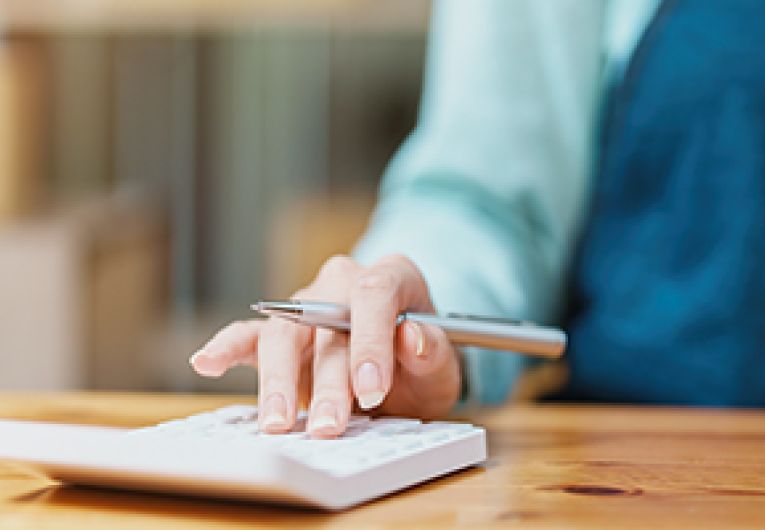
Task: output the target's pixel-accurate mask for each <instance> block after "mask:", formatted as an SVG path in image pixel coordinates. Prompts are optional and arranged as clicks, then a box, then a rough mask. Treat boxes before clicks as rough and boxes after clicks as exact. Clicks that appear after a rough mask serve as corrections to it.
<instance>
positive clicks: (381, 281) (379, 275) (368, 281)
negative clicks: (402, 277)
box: [355, 270, 398, 292]
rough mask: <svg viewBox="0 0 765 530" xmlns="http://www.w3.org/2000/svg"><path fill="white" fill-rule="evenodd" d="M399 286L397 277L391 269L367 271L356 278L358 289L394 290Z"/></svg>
mask: <svg viewBox="0 0 765 530" xmlns="http://www.w3.org/2000/svg"><path fill="white" fill-rule="evenodd" d="M397 287H398V280H397V278H396V277H395V276H394V275H393V274H392V273H391V272H389V271H383V270H375V271H369V272H365V273H364V274H362V275H361V276H359V278H358V279H357V280H356V286H355V288H356V289H357V290H358V291H362V292H367V291H377V292H394V291H396V289H397Z"/></svg>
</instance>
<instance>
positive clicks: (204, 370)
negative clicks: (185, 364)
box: [189, 350, 226, 377]
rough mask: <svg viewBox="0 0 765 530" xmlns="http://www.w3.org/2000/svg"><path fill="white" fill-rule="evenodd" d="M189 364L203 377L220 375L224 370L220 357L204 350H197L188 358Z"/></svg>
mask: <svg viewBox="0 0 765 530" xmlns="http://www.w3.org/2000/svg"><path fill="white" fill-rule="evenodd" d="M189 364H190V365H191V367H192V368H193V369H194V371H195V372H196V373H198V374H199V375H203V376H205V377H220V376H221V375H223V374H224V373H225V371H226V366H225V364H224V363H223V362H222V360H221V359H218V358H216V357H215V356H212V355H210V354H209V353H208V352H206V351H205V350H199V351H198V352H196V353H194V355H192V356H191V357H190V358H189Z"/></svg>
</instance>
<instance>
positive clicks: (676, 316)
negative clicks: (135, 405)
mask: <svg viewBox="0 0 765 530" xmlns="http://www.w3.org/2000/svg"><path fill="white" fill-rule="evenodd" d="M431 24H432V26H431V34H430V40H429V48H428V49H429V51H428V58H427V68H426V74H425V80H424V89H423V97H422V102H421V108H420V114H419V118H418V123H417V126H416V128H415V130H414V131H413V133H412V134H411V136H410V137H409V138H408V139H407V141H406V142H405V144H404V145H403V146H402V148H401V149H400V151H399V152H398V153H397V155H396V156H395V158H394V159H393V161H392V162H391V164H390V166H389V168H388V170H387V172H386V175H385V176H384V179H383V184H382V188H381V196H380V202H379V205H378V207H377V210H376V212H375V215H374V216H373V219H372V222H371V225H370V227H369V229H368V232H367V234H366V235H365V236H364V237H363V239H362V240H361V241H360V243H359V245H358V246H357V248H356V249H355V251H354V254H353V257H334V258H332V259H330V260H329V261H327V262H326V264H325V265H324V266H323V267H322V269H321V271H319V273H318V275H317V276H316V278H315V280H314V281H313V283H312V284H311V285H310V286H308V287H306V288H305V289H303V290H301V291H299V292H298V293H295V297H296V298H298V299H300V298H302V299H308V300H311V299H315V300H326V301H333V302H340V303H345V304H348V305H350V307H351V315H352V316H351V322H352V324H351V333H350V334H349V335H346V334H341V333H335V332H331V331H327V330H323V329H316V330H315V331H314V330H312V329H311V328H307V327H305V326H300V325H296V324H292V323H289V322H285V321H281V320H279V319H271V320H269V321H265V322H264V321H246V322H238V323H234V324H232V325H230V326H228V327H227V328H225V329H223V330H222V331H221V332H219V333H218V334H217V335H216V336H215V337H213V338H212V339H211V340H210V342H209V343H208V344H206V345H205V346H204V347H203V348H202V349H201V350H200V351H199V352H197V353H196V354H195V355H194V356H193V357H192V364H193V366H194V368H195V369H196V370H197V371H198V372H199V373H200V374H204V375H208V376H218V375H220V374H222V373H224V372H225V371H226V370H227V369H228V368H229V367H231V366H233V365H236V364H242V363H245V364H252V365H256V366H257V368H258V372H259V393H260V403H261V415H260V423H261V426H262V428H263V429H264V430H265V431H267V432H273V433H278V432H284V431H286V430H288V429H290V428H291V426H292V425H293V423H294V421H295V416H296V410H297V408H298V405H299V403H300V402H301V400H305V401H306V403H308V405H309V421H308V430H309V431H310V432H311V433H312V435H314V436H317V437H333V436H337V435H339V434H341V433H342V432H343V431H344V429H345V427H346V425H347V422H348V417H349V414H350V412H351V410H352V409H353V408H354V407H355V406H356V405H358V407H360V408H361V409H363V410H372V411H375V412H377V411H379V412H382V413H389V414H397V415H412V416H418V417H423V418H430V417H438V416H441V415H443V414H446V413H447V412H448V411H449V410H451V409H452V408H453V407H454V405H455V404H456V403H457V402H458V401H459V400H461V399H462V400H464V401H473V402H478V403H501V402H502V401H504V400H505V399H506V396H507V393H508V391H509V389H511V388H512V386H513V384H514V383H515V381H516V380H517V378H518V377H519V375H520V374H521V373H523V371H524V370H525V369H526V368H527V364H528V363H527V361H525V359H524V358H522V357H521V356H516V355H512V354H508V353H505V352H495V351H484V350H477V349H465V350H463V351H458V350H457V349H455V348H454V347H452V346H451V345H450V344H449V342H448V341H446V340H445V337H444V335H443V332H441V331H440V330H439V329H437V328H433V327H430V326H425V325H417V324H413V323H411V322H407V323H405V324H403V325H401V326H399V327H396V326H395V317H396V315H397V314H398V313H399V312H400V311H402V310H414V311H424V312H432V311H435V310H436V309H438V311H439V312H448V311H458V312H469V313H474V314H486V315H499V316H511V317H517V318H524V319H529V320H534V321H538V322H542V323H554V322H564V323H565V325H566V328H567V330H568V332H569V335H570V344H569V352H568V354H567V358H568V364H569V367H570V378H569V382H568V384H567V385H566V387H565V389H564V391H563V393H562V394H561V397H564V398H567V399H577V400H609V401H626V402H647V403H677V404H705V405H742V406H761V405H763V403H765V355H763V353H762V348H763V345H765V340H764V339H765V279H763V275H762V274H760V264H761V263H762V262H763V261H762V259H763V258H765V238H763V235H765V216H763V214H762V204H763V200H764V199H765V148H764V146H765V59H764V55H765V54H763V51H762V50H763V48H762V43H761V37H760V36H761V35H763V34H765V4H764V3H762V2H761V1H760V0H731V1H730V2H725V3H721V2H717V1H716V0H665V1H663V2H661V1H659V0H610V1H604V0H591V1H584V0H559V1H556V2H551V1H538V0H515V1H507V0H480V1H476V2H462V1H461V0H444V1H437V2H435V3H434V6H433V13H432V22H431ZM585 213H586V214H587V215H585Z"/></svg>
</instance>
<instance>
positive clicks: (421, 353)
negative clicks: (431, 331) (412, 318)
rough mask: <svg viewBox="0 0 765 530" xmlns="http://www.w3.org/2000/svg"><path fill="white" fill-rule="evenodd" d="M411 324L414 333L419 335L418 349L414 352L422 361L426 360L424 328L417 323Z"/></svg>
mask: <svg viewBox="0 0 765 530" xmlns="http://www.w3.org/2000/svg"><path fill="white" fill-rule="evenodd" d="M411 324H412V329H414V332H415V334H416V335H417V349H416V350H415V351H414V354H415V355H416V356H417V357H420V358H421V359H422V358H425V334H424V333H423V331H422V326H420V325H419V324H418V323H417V322H412V323H411Z"/></svg>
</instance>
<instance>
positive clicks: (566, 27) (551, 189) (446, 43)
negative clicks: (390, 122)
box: [355, 0, 656, 403]
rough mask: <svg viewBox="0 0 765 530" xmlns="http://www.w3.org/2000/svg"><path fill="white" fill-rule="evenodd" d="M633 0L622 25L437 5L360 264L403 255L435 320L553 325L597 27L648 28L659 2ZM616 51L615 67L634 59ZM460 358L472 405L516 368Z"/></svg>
mask: <svg viewBox="0 0 765 530" xmlns="http://www.w3.org/2000/svg"><path fill="white" fill-rule="evenodd" d="M630 2H631V4H629V5H631V6H632V7H631V8H630V9H631V10H632V11H633V16H631V17H626V18H625V17H621V18H620V17H619V16H618V9H617V15H616V16H615V15H614V14H613V9H614V8H618V7H619V5H618V4H621V5H622V6H624V5H627V4H626V3H625V2H623V1H622V2H615V3H612V4H607V3H605V2H603V1H600V0H558V1H556V2H547V1H545V2H540V1H539V0H513V1H510V0H475V1H471V2H465V1H464V0H446V1H438V2H435V3H434V5H433V15H432V23H431V24H432V27H431V33H430V42H429V52H428V59H427V68H426V73H425V81H424V89H423V95H422V102H421V108H420V115H419V120H418V124H417V127H416V129H415V130H414V132H413V133H412V134H411V136H410V137H409V138H408V140H407V141H406V142H405V144H404V145H403V146H402V147H401V149H400V151H399V152H398V154H397V155H396V157H395V158H394V159H393V160H392V162H391V164H390V166H389V168H388V170H387V172H386V174H385V177H384V180H383V184H382V187H381V191H380V203H379V206H378V208H377V210H376V213H375V215H374V217H373V219H372V222H371V224H370V227H369V230H368V232H367V234H366V236H365V237H364V238H363V239H362V241H361V242H360V243H359V245H358V247H357V249H356V251H355V255H356V257H357V258H358V259H360V260H361V261H362V262H364V263H372V262H374V261H375V260H376V259H378V258H379V257H382V256H383V255H386V254H389V253H394V252H398V253H403V254H406V255H408V256H409V257H410V258H412V259H413V260H414V262H415V263H417V265H418V266H419V267H420V268H421V269H422V271H423V273H424V275H425V278H426V279H427V281H428V284H429V287H430V289H431V294H432V296H433V299H434V303H435V305H436V308H437V309H438V310H439V311H441V312H448V311H457V312H470V313H475V314H487V315H505V316H509V317H516V318H525V319H531V320H535V321H538V322H542V323H551V322H556V321H557V320H558V319H559V318H560V316H561V315H560V311H561V308H562V303H561V302H562V299H563V291H564V284H565V280H566V274H567V271H568V269H569V266H570V262H571V254H572V246H573V242H574V241H575V240H576V238H577V235H578V233H579V230H580V225H581V223H582V219H581V217H582V214H583V213H584V211H585V210H586V204H587V201H588V195H589V179H590V175H591V160H592V151H593V149H592V145H593V142H592V138H593V136H594V133H595V130H594V129H595V127H594V124H595V123H596V119H597V113H598V107H599V101H598V99H599V94H600V83H601V79H602V76H603V66H604V62H603V61H604V57H606V58H608V53H607V48H604V41H603V38H604V27H610V26H609V24H611V25H613V24H616V23H618V24H622V25H626V26H629V25H630V23H632V24H633V25H635V24H637V25H641V24H644V23H645V20H647V18H648V17H647V16H645V13H646V10H649V9H652V8H653V7H655V4H656V1H655V0H630ZM636 4H640V5H642V6H643V7H642V9H643V11H639V10H638V11H639V12H638V16H635V14H634V5H636ZM607 7H611V8H612V12H611V13H609V12H607V9H606V8H607ZM622 9H623V8H622ZM641 13H642V14H641ZM625 20H626V22H625ZM630 21H632V22H630ZM641 31H642V28H640V29H638V30H634V28H633V30H632V31H630V32H628V33H630V34H631V35H632V37H629V38H632V39H633V40H634V39H635V38H637V37H638V36H639V35H640V33H641ZM616 41H619V39H615V42H616ZM619 42H620V43H621V44H620V47H619V49H620V50H621V51H622V53H621V55H620V56H618V57H615V60H623V59H624V50H625V49H626V50H629V49H630V46H626V47H625V45H624V42H621V41H619ZM605 64H608V63H607V62H606V63H605ZM466 360H467V367H468V388H469V392H470V399H471V400H472V401H476V402H481V403H498V402H501V401H503V400H504V399H505V398H506V396H507V394H508V392H509V390H510V389H511V388H512V384H513V382H514V381H515V380H516V378H517V377H518V375H519V374H520V373H521V372H522V370H524V368H525V360H524V359H523V358H522V357H520V356H516V355H513V354H508V353H503V352H488V351H478V350H467V351H466Z"/></svg>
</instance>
